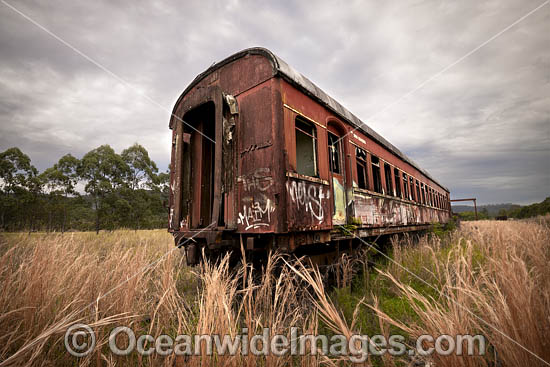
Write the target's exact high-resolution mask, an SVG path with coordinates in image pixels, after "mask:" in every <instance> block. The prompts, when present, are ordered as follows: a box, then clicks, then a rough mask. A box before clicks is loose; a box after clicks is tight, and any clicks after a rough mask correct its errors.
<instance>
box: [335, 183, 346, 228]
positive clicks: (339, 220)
mask: <svg viewBox="0 0 550 367" xmlns="http://www.w3.org/2000/svg"><path fill="white" fill-rule="evenodd" d="M332 190H333V197H334V215H333V216H332V223H333V224H335V225H338V224H346V193H345V191H344V186H343V185H342V184H341V183H340V181H339V180H338V179H337V178H336V177H333V178H332Z"/></svg>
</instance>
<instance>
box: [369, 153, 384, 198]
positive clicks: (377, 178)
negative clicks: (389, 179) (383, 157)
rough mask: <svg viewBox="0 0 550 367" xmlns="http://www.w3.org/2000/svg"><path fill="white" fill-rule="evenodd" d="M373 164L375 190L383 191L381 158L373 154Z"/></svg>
mask: <svg viewBox="0 0 550 367" xmlns="http://www.w3.org/2000/svg"><path fill="white" fill-rule="evenodd" d="M371 162H372V164H371V166H372V181H373V183H374V187H373V189H374V191H376V192H379V193H382V179H381V175H380V160H379V159H378V157H375V156H373V155H371Z"/></svg>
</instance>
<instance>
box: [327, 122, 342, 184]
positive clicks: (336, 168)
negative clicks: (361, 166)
mask: <svg viewBox="0 0 550 367" xmlns="http://www.w3.org/2000/svg"><path fill="white" fill-rule="evenodd" d="M339 139H340V138H339V137H337V136H336V135H334V134H333V133H331V132H329V133H328V154H329V163H330V171H331V172H334V173H338V174H341V173H342V171H341V167H340V166H341V162H340V141H339Z"/></svg>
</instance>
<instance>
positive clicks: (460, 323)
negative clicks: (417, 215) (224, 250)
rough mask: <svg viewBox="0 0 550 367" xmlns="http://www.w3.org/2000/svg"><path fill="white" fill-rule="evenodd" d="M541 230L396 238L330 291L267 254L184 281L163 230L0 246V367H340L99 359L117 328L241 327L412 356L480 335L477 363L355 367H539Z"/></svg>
mask: <svg viewBox="0 0 550 367" xmlns="http://www.w3.org/2000/svg"><path fill="white" fill-rule="evenodd" d="M549 222H550V220H549V217H546V218H539V219H538V220H533V221H508V222H495V221H479V222H469V223H463V225H462V227H461V228H460V229H458V230H456V231H453V232H452V233H438V234H431V235H428V236H426V237H424V238H422V239H420V241H415V242H414V243H413V242H412V241H410V240H408V239H403V240H401V241H400V242H399V243H394V244H393V248H391V249H390V250H389V252H388V254H389V255H390V256H391V258H392V259H393V261H390V260H388V259H386V258H384V257H381V256H377V255H376V254H375V253H374V252H373V251H372V250H371V251H370V252H368V253H365V254H364V255H362V256H361V257H360V258H358V259H353V260H352V259H349V258H343V259H342V261H341V262H340V265H339V267H338V271H337V273H338V276H337V281H336V283H337V284H338V285H339V287H334V288H333V287H332V286H331V287H330V289H329V287H328V286H327V285H326V283H324V282H323V281H322V279H321V275H320V274H319V273H318V272H316V271H315V270H312V269H310V268H309V267H307V266H305V265H303V264H302V263H301V262H297V261H292V262H290V263H286V264H285V265H283V266H275V265H274V264H275V263H277V262H279V263H281V260H280V258H279V257H278V256H277V255H274V256H272V257H271V259H270V261H269V263H268V265H267V269H266V271H264V273H263V276H262V277H261V278H260V277H257V276H255V277H253V276H251V275H250V274H251V272H250V269H249V268H248V267H242V268H240V269H237V270H236V273H235V271H231V270H230V269H229V268H228V264H227V262H226V261H222V262H221V263H220V264H216V265H214V264H205V265H204V266H203V267H202V268H201V269H191V268H188V267H187V266H186V265H185V260H184V258H183V257H182V255H181V254H180V252H179V250H174V247H173V241H172V238H171V236H170V235H169V234H168V233H166V231H164V230H155V231H137V232H134V231H122V230H121V231H114V232H106V233H100V234H99V235H97V236H96V235H95V234H94V233H66V234H64V235H61V234H46V233H35V234H31V235H28V234H9V233H8V234H1V235H0V284H1V286H2V292H1V293H0V366H5V365H6V366H7V365H39V366H74V365H94V366H110V365H166V366H173V365H177V366H188V365H190V366H199V365H226V366H240V365H250V366H255V365H264V366H284V365H289V364H293V365H300V366H310V365H321V364H323V365H338V366H340V365H348V364H351V362H350V361H349V359H348V357H345V356H340V357H338V356H334V355H332V356H330V355H328V356H324V355H307V356H301V357H300V356H290V355H285V356H282V357H275V356H261V357H257V356H254V355H248V356H243V355H236V356H228V355H215V356H212V357H210V356H206V355H202V356H194V357H184V356H174V355H170V356H159V355H156V354H152V355H151V356H147V357H144V356H141V355H139V354H137V353H132V354H130V355H129V356H126V357H120V356H115V355H113V354H112V353H110V350H109V348H108V336H109V333H110V331H111V330H112V329H113V328H114V327H116V326H120V325H125V326H129V327H131V328H132V330H133V331H134V332H135V334H136V335H141V334H151V335H154V336H155V337H156V336H159V335H161V334H167V335H172V336H176V335H178V334H189V335H195V334H230V335H235V334H236V333H238V332H239V331H241V330H242V329H243V328H245V327H247V328H248V330H249V332H248V333H249V334H251V335H252V334H254V333H255V332H256V331H257V332H258V333H261V331H260V329H261V328H263V327H270V330H271V334H272V335H273V334H283V335H288V336H290V327H291V326H295V327H297V328H298V329H299V331H300V333H301V334H315V333H325V334H343V335H346V336H347V337H350V336H351V335H353V334H356V333H361V334H368V335H373V334H383V335H389V334H400V335H403V336H404V338H405V340H406V341H407V343H409V344H411V345H413V344H414V341H415V340H416V338H417V337H418V336H419V335H422V334H431V335H434V336H438V335H441V334H449V335H456V334H483V335H484V336H485V337H486V338H487V340H488V343H489V349H488V352H487V353H486V355H485V356H460V357H459V356H455V355H452V354H451V355H449V356H442V355H439V356H438V355H432V356H429V357H414V358H413V357H410V356H404V357H391V356H389V355H386V356H383V357H371V356H369V357H368V359H367V360H366V361H365V362H364V363H363V365H377V366H408V365H418V366H424V365H435V366H530V367H531V366H544V365H546V364H545V363H544V362H542V361H541V359H543V360H546V361H550V266H549V264H550V246H549V239H550V228H549V224H548V223H549ZM367 259H368V260H369V262H370V263H371V265H370V266H369V265H368V262H367ZM372 262H374V263H375V265H374V266H372ZM283 264H284V263H283ZM75 322H84V323H86V324H89V325H91V326H92V328H93V330H94V332H95V334H96V336H97V346H96V348H95V350H94V352H93V353H91V354H89V355H88V356H86V357H83V358H76V357H73V356H71V355H69V354H68V353H67V351H66V349H65V347H64V343H63V339H64V335H65V331H66V330H67V328H68V327H69V326H70V325H72V324H74V323H75ZM517 343H519V344H520V345H518V344H517ZM523 347H525V348H526V349H528V350H526V349H524V348H523ZM535 355H536V356H535ZM537 356H538V357H539V358H541V359H539V358H537Z"/></svg>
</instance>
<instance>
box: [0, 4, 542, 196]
mask: <svg viewBox="0 0 550 367" xmlns="http://www.w3.org/2000/svg"><path fill="white" fill-rule="evenodd" d="M13 5H14V6H16V7H18V8H19V9H20V10H21V11H23V12H24V13H25V14H27V15H29V16H30V17H32V18H33V19H35V20H36V21H37V22H39V23H40V24H42V25H44V26H45V27H47V28H48V29H50V30H51V31H52V32H54V33H56V34H58V35H59V36H60V37H62V38H63V39H64V40H66V41H67V42H69V43H71V44H73V45H74V46H76V47H78V48H79V49H80V50H81V51H83V52H84V53H86V54H87V55H89V56H90V57H92V58H94V59H95V60H97V61H98V62H100V63H101V64H103V65H104V66H105V67H106V68H108V69H109V70H111V71H112V72H113V73H115V74H117V75H119V76H120V77H121V78H123V79H125V80H126V81H128V82H129V83H130V84H131V85H132V87H133V88H127V87H126V86H124V85H121V84H120V83H118V82H117V81H116V80H115V79H113V78H112V77H110V76H109V75H107V74H106V73H105V72H103V71H102V70H100V69H98V68H97V67H96V66H94V65H92V64H91V63H89V62H88V61H86V60H85V59H83V58H82V57H81V56H79V55H77V54H76V53H74V52H73V51H72V50H70V49H69V48H67V47H65V46H64V45H62V44H60V43H59V42H58V41H56V40H55V39H53V38H52V37H50V36H48V35H47V34H46V33H44V32H43V31H41V30H40V29H38V28H36V27H35V26H34V25H32V24H30V23H29V22H27V21H26V20H24V19H23V18H21V17H20V16H19V15H18V14H16V13H14V12H13V11H12V10H10V9H9V8H7V7H6V6H4V5H0V19H1V22H0V54H1V57H0V149H2V150H3V149H6V148H7V147H9V146H13V145H17V146H19V147H21V148H22V149H23V150H24V151H25V152H27V153H29V154H30V155H31V158H32V159H33V162H34V163H35V164H36V165H37V166H38V167H39V168H40V169H44V168H46V167H48V166H50V165H51V164H53V163H54V162H55V160H57V159H58V158H59V157H60V156H61V155H63V154H65V153H68V152H71V153H73V154H76V155H82V154H83V153H85V152H86V151H88V150H90V149H92V148H94V147H96V146H98V145H100V144H104V143H108V144H111V145H112V146H113V147H114V148H115V149H117V150H118V151H120V150H122V149H124V148H125V147H127V146H129V145H131V144H132V143H134V142H136V141H137V142H140V143H142V144H143V145H144V146H145V147H146V148H147V149H148V150H149V151H150V153H151V155H152V156H153V159H155V160H156V161H157V163H158V164H159V167H161V168H164V167H166V165H167V164H168V161H169V148H170V138H169V137H170V135H169V130H168V129H167V124H168V119H169V111H170V110H171V108H172V104H173V103H174V102H175V100H176V99H177V98H178V96H179V94H180V93H181V91H182V90H183V89H184V88H185V87H186V86H187V84H188V83H189V82H190V81H191V80H192V79H193V78H194V77H195V75H197V74H198V73H200V72H202V71H203V70H204V69H206V68H207V67H208V66H210V64H212V63H213V62H215V61H220V60H221V59H223V58H225V57H226V56H228V55H230V54H232V53H234V52H236V51H238V50H240V49H243V48H246V47H251V46H256V45H259V46H264V47H267V48H269V49H271V50H272V51H274V52H275V53H276V54H278V55H279V56H281V57H282V58H283V59H285V60H286V61H287V62H288V63H289V64H290V65H292V66H293V67H295V68H296V69H297V70H299V71H300V72H302V73H303V74H304V75H306V76H307V77H308V78H310V79H311V80H313V81H314V82H315V83H316V84H318V85H319V86H320V87H321V88H322V89H324V90H325V91H326V92H328V93H329V94H331V95H332V96H333V97H334V98H336V99H337V100H339V101H340V102H341V103H342V104H343V105H345V106H346V107H348V108H349V109H350V110H351V111H352V112H353V113H355V114H356V115H358V116H359V117H360V118H362V119H364V120H367V119H368V121H366V122H367V123H368V124H369V125H370V126H371V127H372V128H374V129H375V130H377V131H378V132H379V133H381V134H382V135H383V136H384V137H386V138H387V139H388V140H390V141H391V142H392V143H394V144H395V145H396V146H398V147H399V148H400V149H401V150H403V151H404V152H405V153H407V154H408V155H410V156H411V158H413V159H414V160H416V161H418V162H419V163H420V164H421V165H422V166H423V167H425V168H426V169H427V170H428V171H430V172H431V173H432V174H433V175H434V176H435V177H437V178H438V179H439V180H440V181H441V182H442V183H443V184H445V185H446V186H448V187H450V189H451V192H452V195H453V196H457V197H458V196H462V195H467V196H477V197H478V198H479V202H481V203H489V202H510V201H512V202H513V201H515V202H521V203H527V202H533V201H538V200H542V199H544V197H546V196H548V195H549V194H550V193H549V191H548V187H549V186H550V165H549V163H548V158H549V157H550V148H549V146H550V144H548V143H550V73H549V72H548V71H549V70H550V47H548V46H550V29H549V27H548V24H550V6H547V7H545V8H543V9H541V10H540V11H539V12H537V13H536V14H534V15H532V16H531V17H529V18H528V19H526V20H525V21H524V22H522V23H520V24H518V25H517V26H515V27H514V28H512V29H510V30H509V31H508V32H506V33H504V34H503V35H502V36H500V37H499V38H497V39H495V40H494V41H493V42H491V43H489V44H488V45H487V46H485V47H483V48H482V49H481V50H479V51H478V52H476V53H475V54H473V55H472V56H471V57H469V58H468V59H466V60H464V61H463V62H461V63H460V64H458V65H456V66H455V67H453V68H452V69H450V70H448V71H447V72H446V73H444V74H443V75H441V76H440V77H438V78H437V79H435V80H433V81H431V82H430V83H428V84H426V85H425V86H424V87H423V88H422V89H420V90H419V91H418V92H416V93H414V94H413V95H412V96H410V97H408V98H405V99H403V100H402V101H400V103H398V104H396V105H394V106H392V107H391V108H389V109H388V110H387V111H385V112H384V113H381V114H377V115H376V116H375V118H373V119H369V116H371V115H373V114H375V113H376V112H377V111H380V110H381V109H382V108H384V106H387V105H388V104H390V103H392V102H393V101H395V99H396V98H399V97H400V96H402V95H403V94H405V93H407V92H408V91H410V90H412V89H413V88H415V87H416V86H417V85H418V84H419V83H421V82H423V81H424V80H426V79H427V78H429V77H430V76H432V75H433V74H434V73H436V72H438V71H439V70H441V69H442V68H443V67H445V66H447V65H449V64H450V63H451V62H453V61H455V60H457V59H458V58H459V57H461V56H462V55H464V54H465V53H466V52H468V51H470V50H471V49H472V48H474V47H476V46H477V45H479V44H480V43H481V42H483V41H485V40H486V39H488V38H489V37H491V36H492V35H493V34H495V33H497V32H499V31H500V30H501V29H503V28H504V27H506V26H507V25H509V24H510V23H512V22H513V21H515V20H516V19H517V18H519V17H520V16H521V15H523V14H525V13H526V12H528V11H529V10H531V9H533V8H534V7H536V6H537V5H539V2H537V1H534V0H530V1H520V0H515V1H510V2H505V3H503V2H501V1H496V0H492V1H485V2H478V1H465V2H444V1H436V0H430V1H410V2H407V3H405V2H397V1H395V2H375V1H371V2H362V1H351V2H346V3H343V4H336V5H335V4H334V2H320V3H316V4H315V6H312V5H311V4H310V3H307V2H265V3H261V2H248V1H247V2H242V1H238V0H230V1H215V2H198V1H190V2H176V1H167V2H161V1H153V2H149V1H135V2H108V1H98V2H84V3H77V2H61V1H51V2H32V1H20V2H14V3H13ZM140 93H143V94H146V95H147V96H149V97H151V98H153V99H154V100H155V101H157V102H158V103H159V104H161V105H162V106H163V107H164V108H159V107H158V106H155V105H154V104H152V103H150V102H149V101H147V100H146V99H144V98H143V97H141V96H140V95H139V94H140Z"/></svg>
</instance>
